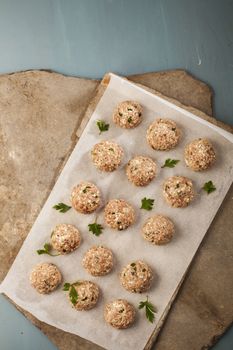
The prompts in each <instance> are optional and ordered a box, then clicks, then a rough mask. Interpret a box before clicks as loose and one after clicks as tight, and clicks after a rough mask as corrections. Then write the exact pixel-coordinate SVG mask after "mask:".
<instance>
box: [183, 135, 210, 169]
mask: <svg viewBox="0 0 233 350" xmlns="http://www.w3.org/2000/svg"><path fill="white" fill-rule="evenodd" d="M184 157H185V163H186V164H187V166H188V167H189V168H191V169H192V170H194V171H201V170H205V169H208V168H209V167H211V165H212V164H213V163H214V162H215V159H216V155H215V151H214V148H213V146H212V144H211V142H210V141H209V140H207V139H196V140H193V141H192V142H190V143H189V144H188V145H187V146H186V147H185V151H184Z"/></svg>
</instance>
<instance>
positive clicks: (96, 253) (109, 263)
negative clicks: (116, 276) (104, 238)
mask: <svg viewBox="0 0 233 350" xmlns="http://www.w3.org/2000/svg"><path fill="white" fill-rule="evenodd" d="M83 267H84V268H85V269H86V270H87V271H88V272H89V273H90V274H91V275H92V276H104V275H106V274H107V273H109V272H110V271H111V270H112V268H113V255H112V251H111V250H110V249H108V248H105V247H102V246H94V247H92V248H90V249H89V250H88V251H87V252H86V254H85V255H84V258H83Z"/></svg>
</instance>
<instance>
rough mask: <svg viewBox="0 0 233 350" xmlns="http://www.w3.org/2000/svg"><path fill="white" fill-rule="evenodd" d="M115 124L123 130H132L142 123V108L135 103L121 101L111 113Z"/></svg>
mask: <svg viewBox="0 0 233 350" xmlns="http://www.w3.org/2000/svg"><path fill="white" fill-rule="evenodd" d="M113 121H114V123H115V124H117V125H118V126H120V127H121V128H125V129H132V128H135V127H136V126H137V125H139V124H140V123H141V121H142V106H141V105H140V104H139V103H137V102H135V101H123V102H121V103H119V104H118V106H117V107H116V109H115V110H114V112H113Z"/></svg>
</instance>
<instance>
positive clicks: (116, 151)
mask: <svg viewBox="0 0 233 350" xmlns="http://www.w3.org/2000/svg"><path fill="white" fill-rule="evenodd" d="M123 155H124V152H123V149H122V148H121V147H120V146H119V145H118V144H117V143H116V142H114V141H102V142H99V143H97V144H96V145H95V146H94V147H93V148H92V151H91V156H92V161H93V163H94V164H95V166H96V167H97V168H98V169H99V170H101V171H107V172H111V171H114V170H116V169H117V168H118V167H119V165H120V164H121V161H122V158H123Z"/></svg>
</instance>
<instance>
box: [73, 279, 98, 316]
mask: <svg viewBox="0 0 233 350" xmlns="http://www.w3.org/2000/svg"><path fill="white" fill-rule="evenodd" d="M72 287H74V288H75V290H76V292H77V294H78V298H77V302H76V304H73V303H72V302H71V299H70V290H69V293H68V298H69V300H70V302H71V304H72V306H73V307H74V308H75V309H76V310H79V311H82V310H90V309H92V308H93V307H94V306H95V305H96V303H97V301H98V299H99V287H98V286H97V284H95V283H93V282H90V281H77V282H75V283H73V284H72V285H71V286H70V289H71V288H72Z"/></svg>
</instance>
